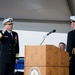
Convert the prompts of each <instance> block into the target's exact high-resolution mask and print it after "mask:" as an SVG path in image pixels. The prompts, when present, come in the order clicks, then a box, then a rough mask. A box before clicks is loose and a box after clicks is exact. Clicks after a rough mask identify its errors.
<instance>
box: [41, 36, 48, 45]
mask: <svg viewBox="0 0 75 75" xmlns="http://www.w3.org/2000/svg"><path fill="white" fill-rule="evenodd" d="M46 37H47V35H46V36H44V37H43V40H42V42H41V43H40V45H42V43H43V42H44V41H45V39H46Z"/></svg>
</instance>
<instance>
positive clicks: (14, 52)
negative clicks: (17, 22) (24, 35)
mask: <svg viewBox="0 0 75 75" xmlns="http://www.w3.org/2000/svg"><path fill="white" fill-rule="evenodd" d="M3 24H4V28H3V30H0V75H14V69H15V62H16V63H17V62H18V56H19V40H18V34H17V33H16V32H14V31H12V29H13V19H12V18H7V19H5V20H4V21H3Z"/></svg>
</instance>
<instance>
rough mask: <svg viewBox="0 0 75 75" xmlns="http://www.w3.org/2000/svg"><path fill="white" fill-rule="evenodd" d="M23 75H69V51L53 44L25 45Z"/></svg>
mask: <svg viewBox="0 0 75 75" xmlns="http://www.w3.org/2000/svg"><path fill="white" fill-rule="evenodd" d="M24 60H25V62H24V66H25V67H24V75H69V53H68V52H66V51H64V50H60V49H59V48H57V47H56V46H53V45H39V46H25V58H24Z"/></svg>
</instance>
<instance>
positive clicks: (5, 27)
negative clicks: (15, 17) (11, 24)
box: [3, 25, 7, 33]
mask: <svg viewBox="0 0 75 75" xmlns="http://www.w3.org/2000/svg"><path fill="white" fill-rule="evenodd" d="M6 30H7V25H5V26H4V28H3V33H4V32H5V31H6Z"/></svg>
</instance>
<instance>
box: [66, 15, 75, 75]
mask: <svg viewBox="0 0 75 75" xmlns="http://www.w3.org/2000/svg"><path fill="white" fill-rule="evenodd" d="M70 19H71V27H72V28H73V30H72V31H70V32H69V33H68V37H67V52H69V56H70V65H69V75H75V16H71V17H70Z"/></svg>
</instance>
